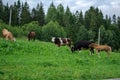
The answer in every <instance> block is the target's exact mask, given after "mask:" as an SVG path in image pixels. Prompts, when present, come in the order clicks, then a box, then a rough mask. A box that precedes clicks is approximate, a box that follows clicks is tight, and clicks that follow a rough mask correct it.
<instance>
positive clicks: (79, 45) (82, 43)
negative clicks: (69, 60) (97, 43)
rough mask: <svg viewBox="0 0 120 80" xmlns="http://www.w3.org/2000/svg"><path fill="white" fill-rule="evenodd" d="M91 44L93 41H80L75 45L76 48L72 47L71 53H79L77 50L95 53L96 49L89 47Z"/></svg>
mask: <svg viewBox="0 0 120 80" xmlns="http://www.w3.org/2000/svg"><path fill="white" fill-rule="evenodd" d="M91 43H94V42H93V41H86V40H85V41H79V42H77V43H75V44H74V47H71V51H72V52H74V51H77V50H79V51H80V50H81V49H90V52H91V54H92V53H94V49H93V48H92V47H91V48H89V45H90V44H91Z"/></svg>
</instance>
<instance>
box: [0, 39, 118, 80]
mask: <svg viewBox="0 0 120 80" xmlns="http://www.w3.org/2000/svg"><path fill="white" fill-rule="evenodd" d="M119 56H120V54H119V53H114V52H112V53H111V55H110V58H108V57H107V54H106V53H105V52H101V58H98V56H97V54H94V55H89V51H88V50H82V52H81V53H79V52H77V51H76V52H74V53H72V52H71V51H70V49H69V48H68V47H66V46H61V47H60V48H58V47H57V46H56V45H55V44H52V43H48V42H41V41H35V42H29V41H27V40H22V39H17V41H16V42H11V41H6V40H4V39H0V80H101V79H108V78H118V77H120V69H119V65H120V62H119V61H120V57H119Z"/></svg>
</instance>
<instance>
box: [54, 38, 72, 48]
mask: <svg viewBox="0 0 120 80" xmlns="http://www.w3.org/2000/svg"><path fill="white" fill-rule="evenodd" d="M52 42H54V43H55V44H56V45H58V47H60V46H66V45H67V46H69V47H71V39H70V38H57V37H52Z"/></svg>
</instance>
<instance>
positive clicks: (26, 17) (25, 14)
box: [21, 2, 31, 25]
mask: <svg viewBox="0 0 120 80" xmlns="http://www.w3.org/2000/svg"><path fill="white" fill-rule="evenodd" d="M30 21H31V15H30V10H29V5H28V3H27V2H25V4H22V13H21V25H23V24H26V23H29V22H30Z"/></svg>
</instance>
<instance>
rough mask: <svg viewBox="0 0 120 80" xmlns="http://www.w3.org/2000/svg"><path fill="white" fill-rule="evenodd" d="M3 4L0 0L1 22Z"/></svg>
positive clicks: (0, 18)
mask: <svg viewBox="0 0 120 80" xmlns="http://www.w3.org/2000/svg"><path fill="white" fill-rule="evenodd" d="M3 15H4V14H3V2H2V0H0V20H2V19H3Z"/></svg>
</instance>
